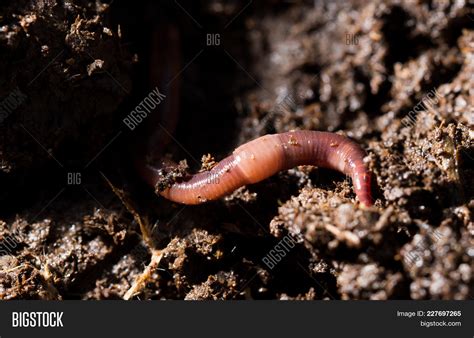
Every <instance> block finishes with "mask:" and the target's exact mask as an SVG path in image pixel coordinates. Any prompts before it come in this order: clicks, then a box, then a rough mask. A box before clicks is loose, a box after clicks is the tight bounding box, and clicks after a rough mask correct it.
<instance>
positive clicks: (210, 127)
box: [0, 0, 474, 299]
mask: <svg viewBox="0 0 474 338" xmlns="http://www.w3.org/2000/svg"><path fill="white" fill-rule="evenodd" d="M132 4H133V6H132ZM247 5H248V6H247ZM162 17H166V18H167V19H168V20H169V19H170V18H171V21H172V22H173V24H174V25H176V27H178V29H179V31H180V32H181V37H182V39H181V46H180V48H181V54H182V60H183V65H182V67H181V68H182V72H181V73H180V74H179V79H180V83H181V96H180V103H181V107H180V117H179V123H178V128H177V130H176V132H175V141H176V142H172V143H171V144H170V146H168V147H167V149H166V152H167V154H168V155H167V156H169V157H171V158H172V159H174V160H175V161H179V160H183V159H187V161H188V164H189V166H190V168H191V170H199V167H200V165H201V163H200V161H196V160H195V159H199V158H201V157H202V156H203V155H207V154H209V153H210V154H212V156H214V158H215V159H217V160H218V159H221V158H223V157H224V156H225V155H227V154H228V153H230V152H231V151H232V149H233V148H234V147H235V146H237V145H239V144H241V143H243V142H246V141H248V140H250V139H253V138H255V137H258V136H261V135H264V134H267V133H275V132H283V131H288V130H291V129H313V130H328V131H334V132H336V131H338V132H342V133H344V134H346V135H347V136H349V137H352V138H353V139H355V140H357V141H358V142H359V143H360V144H361V145H362V146H363V147H364V148H365V149H367V152H368V157H367V160H368V164H369V166H370V168H371V169H372V171H373V172H374V174H375V176H376V187H375V188H374V194H375V197H376V198H377V202H376V205H375V206H374V207H371V208H368V209H363V208H361V207H359V206H358V204H357V201H356V198H355V195H354V194H353V191H352V188H351V183H350V180H349V179H348V178H346V177H344V176H343V175H341V174H339V173H336V172H333V171H330V170H323V169H318V168H314V167H309V166H305V167H299V168H295V169H292V170H289V171H287V172H282V173H280V174H278V175H275V176H274V177H271V178H269V179H267V180H265V181H263V182H261V183H258V184H256V185H253V186H247V187H244V188H242V189H239V190H237V191H236V192H234V193H233V194H232V195H231V196H229V197H227V198H225V199H222V200H220V201H217V202H213V203H207V204H204V205H200V206H181V205H177V204H174V203H171V202H168V201H166V200H164V199H162V198H161V197H157V196H156V195H155V194H154V192H153V189H151V188H149V187H148V186H146V185H145V184H144V183H143V182H142V181H141V180H140V179H139V178H138V176H137V174H136V172H135V170H134V168H133V163H132V162H133V160H132V159H133V154H134V152H136V149H135V147H136V144H137V139H138V138H139V137H140V136H141V135H139V134H141V133H140V131H130V130H128V129H127V128H126V127H125V126H124V124H123V123H122V119H123V118H124V117H125V116H126V115H127V114H128V113H129V112H130V111H131V110H132V109H133V108H134V107H135V106H136V105H137V104H138V103H139V102H140V101H141V100H142V99H143V98H144V97H145V96H146V95H147V94H148V92H149V88H148V75H147V74H148V73H149V71H150V66H149V65H150V64H153V63H151V62H149V61H150V60H149V58H150V51H151V49H152V46H150V43H151V41H152V40H151V39H150V33H149V32H150V31H151V30H152V29H153V27H155V26H156V22H157V21H159V18H162ZM216 33H217V34H220V35H219V37H220V44H218V45H216V44H214V45H209V44H207V43H206V42H207V34H216ZM163 53H166V48H163ZM0 55H1V59H0V60H1V61H0V74H1V76H0V108H1V109H2V110H0V298H3V299H116V298H123V297H126V298H128V296H132V297H134V298H138V299H469V298H473V297H474V293H473V291H474V284H473V274H474V265H473V257H474V221H473V216H472V213H473V212H474V129H473V127H474V9H473V7H472V6H469V5H467V4H464V3H463V2H462V1H460V2H454V3H450V2H448V1H447V0H446V1H444V0H441V1H423V0H420V1H410V0H406V1H395V0H394V1H372V2H368V1H357V0H353V1H347V2H339V1H336V2H333V1H329V0H328V1H294V2H292V3H289V2H288V3H287V2H278V1H272V0H267V1H258V2H256V1H253V2H250V3H248V2H247V1H244V0H242V1H237V0H235V1H221V0H207V1H206V0H200V1H185V0H183V1H179V2H173V1H170V2H169V4H168V5H166V6H165V5H157V4H156V2H154V1H151V0H150V1H143V2H140V4H139V3H137V2H131V1H128V0H121V1H119V0H115V1H111V2H110V5H109V4H107V3H106V2H104V3H101V2H100V1H86V0H72V1H65V2H63V1H56V0H42V1H28V0H22V1H3V2H2V3H1V4H0ZM156 66H159V65H156ZM433 97H434V99H433ZM415 108H416V110H415ZM145 123H146V122H145ZM204 160H205V162H206V163H205V165H204V167H205V166H206V165H211V164H212V158H211V157H207V158H205V159H204ZM282 243H290V245H289V246H287V249H288V250H285V251H284V255H281V256H280V258H281V261H279V262H276V261H274V263H275V264H270V265H268V264H266V263H265V262H268V260H265V258H266V257H268V255H269V254H270V255H271V252H275V247H277V246H279V247H281V244H282ZM273 257H274V256H273ZM278 260H279V259H278ZM131 288H132V289H131ZM127 291H128V294H127Z"/></svg>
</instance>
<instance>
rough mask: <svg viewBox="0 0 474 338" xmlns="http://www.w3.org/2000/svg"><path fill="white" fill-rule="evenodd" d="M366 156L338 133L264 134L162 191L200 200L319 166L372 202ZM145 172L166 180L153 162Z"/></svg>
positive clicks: (363, 200)
mask: <svg viewBox="0 0 474 338" xmlns="http://www.w3.org/2000/svg"><path fill="white" fill-rule="evenodd" d="M364 156H365V152H364V151H363V150H362V148H361V147H360V146H359V145H358V144H357V143H355V142H353V141H351V140H350V139H348V138H347V137H344V136H341V135H338V134H334V133H328V132H319V131H291V132H287V133H282V134H273V135H265V136H262V137H259V138H257V139H255V140H253V141H250V142H248V143H245V144H243V145H241V146H240V147H238V148H237V149H235V150H234V152H233V153H232V155H230V156H228V157H226V158H225V159H224V160H222V161H221V162H219V163H218V164H217V165H216V166H214V167H213V168H212V169H211V170H209V171H204V172H200V173H197V174H194V175H189V176H187V177H184V178H183V179H181V180H178V181H177V182H175V183H173V184H172V185H171V186H170V187H168V188H166V189H165V190H163V191H160V192H159V193H160V194H161V195H162V196H163V197H165V198H167V199H169V200H172V201H174V202H178V203H183V204H200V203H204V202H207V201H211V200H215V199H218V198H221V197H223V196H226V195H228V194H229V193H231V192H232V191H234V190H235V189H237V188H239V187H241V186H243V185H246V184H252V183H256V182H259V181H262V180H264V179H266V178H268V177H269V176H272V175H274V174H275V173H277V172H279V171H281V170H287V169H290V168H293V167H296V166H298V165H315V166H318V167H325V168H330V169H335V170H338V171H340V172H342V173H344V174H347V175H349V176H350V177H351V178H352V182H353V185H354V191H355V193H356V195H357V196H358V198H359V200H360V202H361V203H362V204H363V205H365V206H371V205H372V204H373V200H372V194H371V174H370V172H369V170H368V169H367V167H366V166H365V164H364ZM141 173H142V176H143V177H144V178H145V180H146V181H147V182H148V183H149V184H151V185H152V186H156V185H157V183H158V182H159V180H160V178H162V175H161V174H160V170H159V169H157V168H154V167H152V166H150V165H145V167H142V170H141Z"/></svg>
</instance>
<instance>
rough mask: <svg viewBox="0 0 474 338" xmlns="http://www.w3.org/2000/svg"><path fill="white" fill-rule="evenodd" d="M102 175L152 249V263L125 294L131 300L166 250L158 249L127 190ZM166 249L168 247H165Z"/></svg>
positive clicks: (143, 285)
mask: <svg viewBox="0 0 474 338" xmlns="http://www.w3.org/2000/svg"><path fill="white" fill-rule="evenodd" d="M101 175H102V176H103V177H104V179H105V180H106V182H107V183H108V185H109V186H110V188H111V189H112V191H113V192H114V193H115V194H116V195H117V196H118V198H120V200H121V201H122V204H123V205H124V206H125V208H126V209H127V210H128V211H129V212H130V213H131V214H132V216H133V218H134V219H135V221H136V222H137V223H138V225H139V226H140V231H141V234H142V238H143V241H144V242H145V244H146V245H147V247H148V249H149V250H150V251H151V260H150V263H149V264H148V265H147V267H146V268H145V270H144V271H143V272H142V273H141V274H140V275H139V276H138V277H137V278H136V279H135V282H133V284H132V286H131V287H130V288H129V289H128V290H127V292H126V293H125V295H124V296H123V299H124V300H130V299H131V298H132V297H134V296H136V295H137V294H139V293H140V292H141V290H142V289H143V288H144V287H145V285H146V283H147V282H148V280H149V279H150V278H151V276H152V273H153V271H154V270H155V269H156V268H158V266H159V265H160V262H161V259H162V258H163V254H164V250H158V249H156V246H155V243H154V241H153V237H152V230H151V228H150V226H149V222H148V220H144V219H142V217H140V215H139V214H138V212H137V211H136V210H135V208H134V207H133V206H132V203H131V202H130V201H129V200H128V198H127V197H126V195H125V192H124V191H122V190H120V189H118V188H116V187H115V186H114V185H113V184H112V182H110V180H109V179H108V178H107V177H106V176H105V175H104V174H103V173H101ZM165 250H166V249H165Z"/></svg>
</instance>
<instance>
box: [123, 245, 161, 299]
mask: <svg viewBox="0 0 474 338" xmlns="http://www.w3.org/2000/svg"><path fill="white" fill-rule="evenodd" d="M162 258H163V250H153V251H152V255H151V260H150V263H149V264H148V265H147V267H146V268H145V270H144V271H143V272H142V273H141V275H140V276H138V277H137V279H135V282H134V283H133V284H132V286H131V287H130V289H128V291H127V292H126V293H125V295H124V296H123V299H124V300H130V299H131V298H132V297H134V296H135V295H137V294H139V293H140V292H141V290H142V289H143V288H144V287H145V285H146V283H147V282H148V280H149V279H150V278H151V275H152V273H153V271H154V270H155V269H156V268H158V266H159V265H160V262H161V259H162Z"/></svg>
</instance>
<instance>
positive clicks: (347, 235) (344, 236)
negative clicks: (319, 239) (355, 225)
mask: <svg viewBox="0 0 474 338" xmlns="http://www.w3.org/2000/svg"><path fill="white" fill-rule="evenodd" d="M324 228H325V229H326V230H327V231H329V232H330V233H332V234H333V235H334V236H336V238H337V239H338V240H340V241H344V242H346V243H347V245H349V246H351V247H355V248H358V247H360V238H359V237H357V236H356V235H354V234H353V233H352V232H350V231H347V230H340V229H339V228H337V227H336V226H334V225H332V224H326V225H325V226H324Z"/></svg>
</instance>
